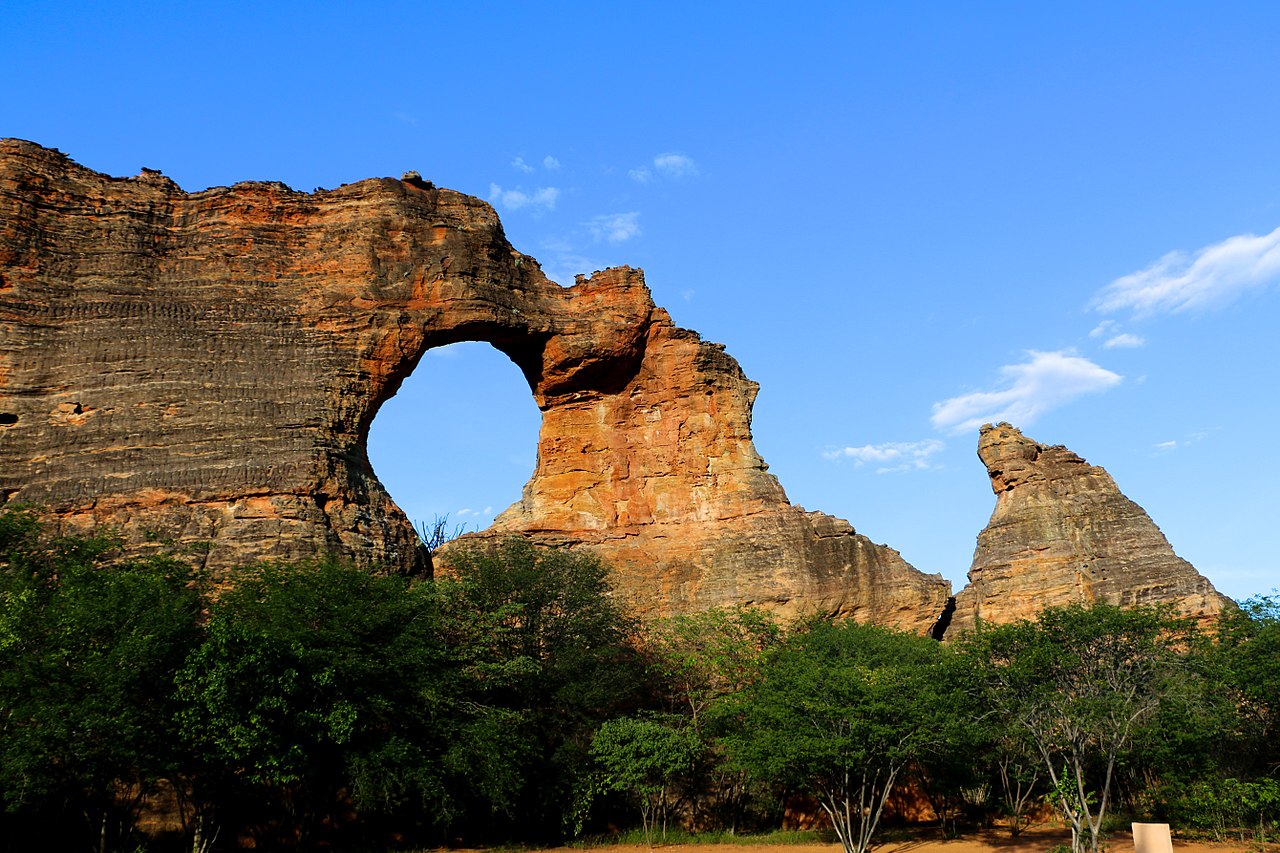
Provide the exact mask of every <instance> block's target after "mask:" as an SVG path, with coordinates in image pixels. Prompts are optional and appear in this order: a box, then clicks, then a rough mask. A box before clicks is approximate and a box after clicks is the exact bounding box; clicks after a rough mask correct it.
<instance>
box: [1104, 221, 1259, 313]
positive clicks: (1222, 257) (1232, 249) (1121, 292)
mask: <svg viewBox="0 0 1280 853" xmlns="http://www.w3.org/2000/svg"><path fill="white" fill-rule="evenodd" d="M1278 281H1280V228H1277V229H1276V230H1274V231H1272V232H1271V233H1270V234H1266V235H1263V236H1261V237H1259V236H1256V235H1254V234H1241V235H1239V236H1236V237H1229V238H1227V239H1226V240H1223V241H1222V242H1221V243H1215V244H1214V245H1212V246H1205V247H1204V248H1202V249H1200V250H1199V251H1197V252H1196V253H1195V254H1194V255H1188V254H1187V253H1186V252H1170V253H1169V254H1167V255H1165V256H1164V257H1163V258H1161V259H1160V260H1158V261H1156V262H1155V263H1153V264H1151V265H1150V266H1148V267H1147V268H1146V269H1142V270H1138V271H1137V272H1134V273H1130V274H1129V275H1126V276H1122V277H1121V278H1118V279H1116V280H1115V281H1113V282H1111V284H1109V285H1107V286H1106V287H1105V288H1103V289H1102V291H1101V292H1100V293H1099V294H1098V295H1097V296H1095V297H1094V299H1093V302H1092V303H1091V307H1092V308H1094V309H1095V310H1097V311H1101V312H1103V313H1111V312H1114V311H1122V310H1126V309H1127V310H1130V311H1132V312H1133V313H1134V314H1135V315H1136V316H1139V317H1141V316H1147V315H1151V314H1175V313H1179V312H1183V311H1200V310H1205V309H1209V308H1218V307H1221V306H1223V305H1226V304H1228V303H1230V302H1232V301H1234V300H1236V299H1238V298H1240V297H1241V296H1243V295H1244V294H1245V293H1247V292H1249V291H1251V290H1260V289H1263V288H1266V287H1269V286H1271V285H1273V284H1275V283H1276V282H1278Z"/></svg>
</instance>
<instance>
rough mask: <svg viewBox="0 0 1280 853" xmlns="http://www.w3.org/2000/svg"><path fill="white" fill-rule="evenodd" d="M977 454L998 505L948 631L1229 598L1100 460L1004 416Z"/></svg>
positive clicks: (1204, 609) (1190, 607) (1208, 610)
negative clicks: (1070, 611)
mask: <svg viewBox="0 0 1280 853" xmlns="http://www.w3.org/2000/svg"><path fill="white" fill-rule="evenodd" d="M978 456H979V458H981V459H982V462H983V464H984V465H986V466H987V474H988V475H989V476H990V477H991V488H992V491H994V492H995V494H996V507H995V511H994V512H992V514H991V521H990V523H988V524H987V526H986V528H985V529H984V530H983V531H982V533H980V534H979V535H978V546H977V549H976V550H975V552H974V555H973V565H972V567H971V568H970V569H969V584H968V585H967V586H966V587H965V588H964V589H963V590H961V591H960V593H959V594H958V595H957V596H956V610H955V614H954V616H953V618H952V623H951V630H953V631H954V630H964V629H966V628H971V627H972V626H973V624H974V620H975V619H977V618H981V619H983V620H985V621H988V622H995V623H1002V622H1010V621H1014V620H1016V619H1022V618H1027V617H1030V616H1033V615H1034V614H1035V613H1036V612H1037V611H1039V610H1040V609H1041V608H1044V607H1049V606H1057V605H1064V604H1070V603H1073V602H1080V603H1092V602H1104V603H1107V604H1115V605H1120V606H1132V605H1139V604H1170V605H1172V606H1173V607H1174V608H1175V609H1176V610H1177V611H1178V612H1180V613H1182V614H1184V615H1189V616H1196V617H1201V618H1204V617H1207V616H1210V615H1212V614H1215V613H1217V612H1218V611H1219V610H1220V609H1221V608H1222V607H1223V606H1224V604H1226V602H1227V601H1228V599H1226V598H1225V597H1224V596H1222V595H1221V594H1220V593H1218V591H1217V590H1215V589H1214V588H1213V585H1212V584H1211V583H1209V581H1208V580H1207V579H1206V578H1204V577H1203V576H1201V575H1200V573H1199V572H1197V571H1196V570H1195V567H1193V566H1192V565H1191V564H1190V563H1188V562H1187V561H1186V560H1183V559H1182V558H1180V557H1179V556H1177V555H1176V554H1175V553H1174V552H1173V548H1171V547H1170V546H1169V542H1168V540H1166V539H1165V537H1164V534H1162V533H1161V532H1160V528H1158V527H1156V525H1155V523H1153V522H1152V521H1151V518H1150V517H1149V516H1148V515H1147V514H1146V512H1144V511H1143V509H1142V507H1140V506H1138V505H1137V504H1136V503H1134V502H1133V501H1131V500H1129V499H1128V498H1126V497H1125V496H1124V495H1123V494H1121V492H1120V489H1119V488H1117V487H1116V484H1115V481H1114V480H1112V479H1111V475H1109V474H1108V473H1107V472H1106V471H1104V470H1103V469H1102V468H1099V467H1097V466H1095V465H1090V464H1088V463H1087V462H1085V461H1084V460H1083V459H1081V458H1080V457H1079V456H1077V455H1076V454H1074V453H1072V452H1071V451H1070V450H1068V449H1066V448H1065V447H1061V446H1054V447H1047V446H1045V445H1043V444H1037V443H1036V442H1035V441H1032V440H1031V439H1029V438H1027V437H1026V436H1024V435H1023V434H1022V433H1021V432H1019V431H1018V430H1017V429H1016V428H1014V427H1012V426H1010V425H1009V424H1007V423H1002V424H998V425H996V426H992V425H990V424H987V425H985V426H983V427H982V430H981V434H980V437H979V439H978Z"/></svg>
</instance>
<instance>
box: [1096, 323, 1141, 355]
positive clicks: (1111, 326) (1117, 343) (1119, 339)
mask: <svg viewBox="0 0 1280 853" xmlns="http://www.w3.org/2000/svg"><path fill="white" fill-rule="evenodd" d="M1089 337H1091V338H1101V337H1105V338H1106V339H1107V340H1106V341H1105V342H1104V343H1103V344H1102V346H1103V348H1104V349H1117V348H1129V349H1133V348H1135V347H1142V346H1146V345H1147V340H1146V338H1144V337H1142V336H1141V335H1134V334H1131V333H1129V332H1122V331H1120V324H1119V323H1117V322H1116V321H1115V320H1103V321H1102V322H1101V323H1099V324H1098V325H1096V326H1094V327H1093V329H1092V330H1090V332H1089Z"/></svg>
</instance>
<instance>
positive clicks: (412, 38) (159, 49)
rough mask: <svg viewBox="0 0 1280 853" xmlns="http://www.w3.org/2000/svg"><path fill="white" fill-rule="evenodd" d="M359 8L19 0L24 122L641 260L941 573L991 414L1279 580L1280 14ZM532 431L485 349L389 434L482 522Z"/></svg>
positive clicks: (399, 481) (1214, 561)
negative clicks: (460, 207) (379, 190)
mask: <svg viewBox="0 0 1280 853" xmlns="http://www.w3.org/2000/svg"><path fill="white" fill-rule="evenodd" d="M188 7H190V8H188ZM356 7H357V4H354V3H327V2H310V3H287V2H282V3H260V4H259V3H255V4H241V3H208V4H200V5H199V6H196V4H179V3H173V2H166V3H148V4H144V3H127V2H121V3H97V2H95V3H86V2H62V3H52V2H44V3H36V2H24V0H8V2H6V3H4V4H3V5H0V75H2V76H0V79H3V80H4V81H5V82H4V87H3V92H4V94H3V97H0V135H2V136H17V137H22V138H26V139H31V140H34V141H36V142H39V143H41V144H44V145H48V146H51V147H56V148H59V149H61V150H62V151H65V152H66V153H68V154H69V155H71V156H72V157H73V158H75V159H76V160H78V161H79V162H81V163H83V164H85V165H86V166H89V167H91V168H93V169H97V170H99V171H103V172H107V173H110V174H115V175H133V174H137V173H138V171H139V169H140V168H141V167H143V166H147V167H150V168H157V169H160V170H162V171H163V172H164V173H165V174H167V175H169V176H170V177H172V178H174V179H175V180H176V181H178V183H179V184H180V185H181V186H182V187H183V188H185V189H187V190H198V189H203V188H205V187H208V186H215V185H222V184H229V183H234V182H236V181H241V180H256V179H263V180H280V181H284V182H285V183H287V184H289V185H291V186H293V187H294V188H296V189H301V190H310V189H312V188H314V187H317V186H324V187H332V186H335V185H337V184H340V183H344V182H349V181H354V180H359V179H361V178H365V177H371V176H382V175H392V176H398V175H399V174H400V173H402V172H403V171H405V170H407V169H417V170H418V171H420V172H421V173H422V174H423V176H424V177H426V178H428V179H430V180H433V181H435V182H436V183H437V184H440V185H442V186H447V187H450V188H453V189H457V190H461V191H463V192H468V193H471V194H473V195H477V196H480V197H483V198H486V199H488V200H490V201H491V202H492V203H493V204H494V205H495V207H497V209H498V211H499V213H500V214H501V216H502V220H503V223H504V225H505V227H506V230H507V234H508V236H509V238H510V239H511V241H512V243H513V244H514V245H515V246H516V247H517V248H519V249H520V250H521V251H524V252H526V253H528V254H531V255H534V256H535V257H537V258H538V259H539V260H540V261H541V262H542V263H543V266H544V268H545V269H546V270H547V271H548V273H549V274H550V275H551V276H552V277H553V278H556V279H557V280H559V281H561V282H562V283H564V284H569V283H572V279H573V276H574V274H576V273H590V272H591V271H593V270H595V269H600V268H603V267H605V266H609V265H613V264H623V263H626V264H630V265H632V266H639V267H643V268H644V269H645V271H646V275H647V279H648V282H649V285H650V287H651V288H652V290H653V292H654V296H655V299H656V300H657V302H658V303H659V304H660V305H663V306H665V307H667V308H668V309H669V310H670V311H671V314H672V316H673V317H674V319H675V320H676V322H677V323H679V324H680V325H683V326H687V327H689V328H693V329H696V330H697V331H699V332H701V333H702V335H703V336H704V337H706V338H708V339H710V340H714V341H719V342H722V343H724V344H726V346H727V347H728V351H729V352H730V353H731V354H732V355H734V356H735V357H736V358H737V359H738V360H739V361H740V362H741V363H742V365H743V368H744V369H745V370H746V372H747V375H748V376H750V377H751V378H753V379H755V380H756V381H758V382H760V383H761V385H762V390H761V394H760V397H759V400H758V402H757V404H756V417H755V436H756V443H757V445H758V447H759V448H760V450H761V452H762V453H763V455H764V456H765V458H766V459H767V460H768V461H769V463H770V465H771V469H772V471H773V472H774V473H775V474H777V475H778V476H779V478H780V479H781V481H782V483H783V485H784V486H785V487H786V489H787V493H788V495H789V497H790V498H791V500H792V501H793V502H795V503H798V504H801V505H803V506H805V507H807V508H809V509H821V510H823V511H825V512H828V513H831V514H833V515H838V516H841V517H845V518H848V519H849V520H850V521H851V522H852V523H853V524H854V526H855V527H856V528H857V529H858V530H859V531H860V532H862V533H865V534H866V535H868V536H870V537H871V538H872V539H874V540H875V541H877V542H885V543H888V544H890V545H892V546H893V547H895V548H897V549H899V550H900V551H901V552H902V553H903V555H904V556H905V557H906V559H908V560H909V561H910V562H911V563H912V564H914V565H915V566H917V567H918V568H920V569H922V570H924V571H929V572H935V571H936V572H942V573H943V574H944V575H946V576H947V577H948V578H950V579H951V580H952V581H953V582H954V583H955V585H956V586H957V588H958V587H959V586H960V585H961V584H962V583H963V580H964V574H965V571H966V570H967V568H968V564H969V561H970V559H971V557H972V553H973V546H974V540H975V537H976V535H977V533H978V531H979V530H980V529H981V528H982V527H983V525H984V524H985V523H986V521H987V518H988V517H989V515H990V512H991V508H992V506H993V505H994V498H993V496H992V494H991V491H990V488H989V486H988V484H987V478H986V475H985V471H984V470H983V468H982V466H981V464H980V463H979V462H978V460H977V458H976V456H975V453H974V449H975V446H976V441H977V430H976V425H977V424H980V423H982V422H983V421H985V420H992V419H1007V420H1011V421H1012V422H1014V423H1015V424H1016V425H1018V426H1019V427H1021V428H1022V429H1023V431H1024V432H1025V433H1027V434H1028V435H1030V436H1032V437H1034V438H1036V439H1037V440H1039V441H1042V442H1046V443H1051V444H1065V445H1067V446H1068V447H1070V448H1071V449H1073V450H1075V451H1076V452H1077V453H1080V454H1081V455H1083V456H1084V457H1086V458H1087V459H1088V460H1089V461H1090V462H1093V463H1095V464H1099V465H1102V466H1104V467H1105V468H1106V469H1107V470H1108V471H1110V472H1111V474H1112V475H1113V476H1114V477H1115V479H1116V481H1117V482H1118V483H1119V485H1120V487H1121V488H1122V490H1124V491H1125V493H1126V494H1128V495H1129V496H1130V497H1131V498H1133V499H1134V500H1136V501H1137V502H1138V503H1140V504H1141V505H1142V506H1143V507H1145V508H1146V509H1147V510H1148V512H1149V513H1150V514H1151V516H1152V517H1153V518H1154V519H1155V521H1156V523H1157V524H1159V525H1160V526H1161V528H1162V529H1163V530H1164V532H1165V534H1166V535H1167V536H1168V538H1169V539H1170V541H1171V543H1172V544H1173V546H1174V548H1175V549H1176V550H1177V551H1178V553H1179V554H1181V555H1182V556H1184V557H1186V558H1187V559H1189V560H1190V561H1191V562H1192V563H1194V564H1195V565H1196V566H1197V567H1198V568H1199V569H1200V570H1201V571H1202V572H1203V573H1204V574H1205V575H1207V576H1208V577H1209V578H1210V579H1211V580H1212V581H1213V582H1214V583H1215V584H1216V585H1217V586H1218V587H1219V589H1221V590H1222V591H1224V592H1226V593H1227V594H1229V595H1232V596H1235V597H1244V596H1248V595H1251V594H1254V593H1258V592H1266V591H1269V590H1270V589H1272V588H1273V587H1276V586H1278V585H1280V568H1278V563H1277V559H1276V557H1275V554H1276V551H1277V542H1276V533H1275V531H1276V528H1277V523H1276V521H1277V509H1280V501H1278V500H1277V498H1276V483H1277V482H1280V442H1278V441H1277V440H1276V439H1275V437H1274V434H1275V424H1276V422H1277V415H1278V414H1280V412H1278V409H1280V404H1278V403H1277V393H1276V392H1277V382H1276V379H1275V373H1276V369H1277V365H1278V364H1280V342H1278V341H1280V336H1278V335H1277V334H1276V329H1277V327H1278V324H1277V320H1280V287H1278V286H1277V285H1278V284H1280V230H1277V229H1280V156H1278V155H1277V140H1280V50H1277V49H1276V47H1275V46H1276V44H1277V43H1278V42H1280V5H1277V4H1275V3H1270V2H1255V3H1246V2H1223V3H1214V4H1208V3H1199V2H1195V3H1192V2H1182V3H1180V2H1167V3H1160V4H1155V3H1136V2H1134V3H1117V2H1107V3H1072V4H1027V3H1012V2H1010V3H1002V2H982V3H976V2H975V3H964V2H960V3H940V2H927V3H926V2H894V3H889V2H885V3H876V4H852V3H847V2H844V3H796V4H790V5H787V4H783V5H779V4H776V3H769V4H764V3H759V4H757V3H743V2H739V3H732V4H730V3H723V4H721V3H703V4H691V3H666V2H649V3H643V4H641V3H633V4H628V3H532V2H527V3H514V2H512V3H484V2H476V3H449V4H445V3H425V2H421V3H383V4H366V6H365V7H363V8H356ZM537 424H538V412H537V410H536V408H535V407H534V406H533V403H532V401H531V399H530V398H529V395H528V391H527V388H526V387H525V386H524V385H523V382H522V379H521V378H520V375H519V372H518V371H517V370H516V369H515V367H514V366H513V365H511V364H510V363H509V362H507V361H506V360H505V359H504V358H503V357H502V356H501V355H500V354H498V353H497V352H496V351H494V350H492V349H490V348H487V347H485V346H482V345H476V344H463V345H458V346H457V347H454V348H450V349H447V350H440V351H435V352H432V353H430V354H428V356H427V358H426V359H425V360H424V361H423V363H422V365H421V367H420V368H419V370H418V371H417V373H415V375H414V377H412V378H411V380H410V381H409V382H408V383H407V384H406V386H405V388H404V389H403V390H402V392H401V394H400V396H399V397H397V398H396V399H394V400H392V401H391V402H390V403H389V404H388V405H387V406H386V407H385V408H384V411H383V412H382V413H381V414H380V415H379V417H378V419H377V421H375V424H374V433H373V436H372V439H371V457H372V459H373V462H374V467H375V469H376V470H377V471H378V473H379V475H380V476H381V477H382V479H383V480H384V482H385V483H387V485H388V487H389V489H390V490H391V493H392V495H393V496H394V497H395V498H396V499H397V501H398V502H399V503H400V504H401V506H403V507H404V508H405V509H406V511H408V512H409V514H410V516H411V517H415V518H419V519H425V520H430V519H431V518H433V517H434V516H435V515H437V514H444V513H448V514H450V516H451V517H452V519H453V520H455V521H459V522H465V523H469V524H470V525H472V527H473V528H474V527H475V526H477V525H483V524H484V523H486V522H487V521H488V519H490V518H492V516H493V515H494V514H495V513H497V512H499V511H501V509H502V508H503V507H505V506H506V505H507V504H509V503H511V502H512V501H514V500H516V499H517V498H518V497H519V493H520V488H521V486H522V485H523V483H524V481H525V479H526V478H527V477H528V475H529V473H530V472H531V470H532V467H533V460H534V453H535V444H536V432H537Z"/></svg>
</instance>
